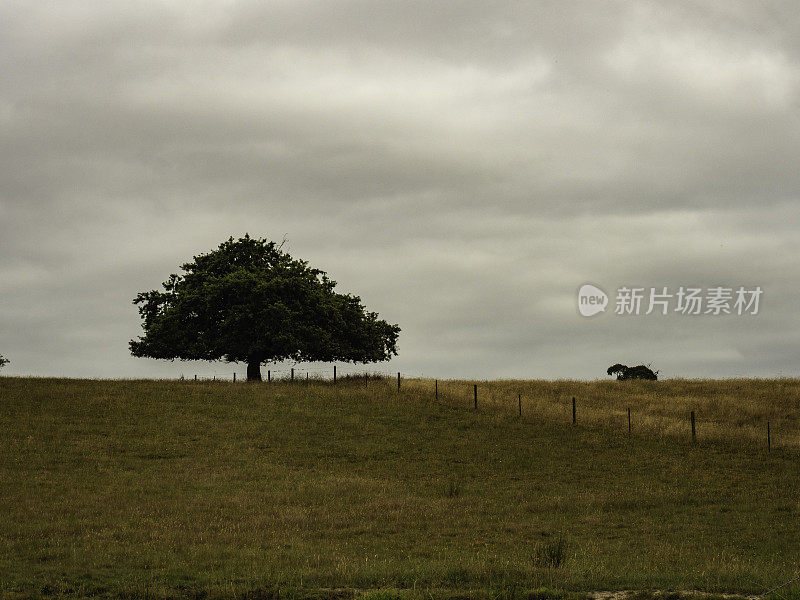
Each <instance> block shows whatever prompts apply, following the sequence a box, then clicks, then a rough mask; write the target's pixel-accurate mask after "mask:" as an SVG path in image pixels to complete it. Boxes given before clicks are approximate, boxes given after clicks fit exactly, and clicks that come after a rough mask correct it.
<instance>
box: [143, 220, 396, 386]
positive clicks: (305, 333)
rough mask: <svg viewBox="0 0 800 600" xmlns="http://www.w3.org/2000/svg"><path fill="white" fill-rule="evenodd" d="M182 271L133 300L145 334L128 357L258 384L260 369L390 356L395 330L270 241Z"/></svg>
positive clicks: (226, 251)
mask: <svg viewBox="0 0 800 600" xmlns="http://www.w3.org/2000/svg"><path fill="white" fill-rule="evenodd" d="M181 269H182V270H183V273H182V274H181V275H176V274H172V275H170V276H169V279H167V281H165V282H164V283H163V288H164V289H163V291H159V290H151V291H149V292H141V293H139V294H138V295H137V296H136V298H135V299H134V301H133V302H134V304H136V305H138V307H139V314H140V315H141V317H142V319H143V323H142V328H143V329H144V335H143V336H141V337H140V338H139V339H138V340H131V342H130V350H131V353H132V354H133V355H134V356H141V357H150V358H161V359H170V360H174V359H176V358H177V359H181V360H209V361H211V360H225V361H228V362H246V363H247V365H248V367H247V377H248V379H249V380H260V379H261V372H260V365H261V364H262V363H264V362H267V361H281V360H294V361H297V362H306V361H326V362H327V361H343V362H360V363H369V362H378V361H384V360H388V359H389V358H391V357H392V355H396V354H397V348H396V344H397V337H398V334H399V332H400V328H399V327H398V326H397V325H392V324H389V323H387V322H386V321H383V320H380V319H378V314H377V313H374V312H369V311H367V310H366V309H365V307H364V306H363V305H362V304H361V299H360V298H359V297H358V296H354V295H351V294H340V293H337V292H336V291H334V287H335V286H336V282H335V281H332V280H331V279H329V278H328V276H327V275H326V274H325V272H323V271H321V270H319V269H314V268H311V267H309V266H308V263H307V262H306V261H303V260H298V259H294V258H292V257H291V256H289V254H287V253H286V252H284V251H283V250H282V248H281V246H278V245H277V244H275V242H270V241H267V240H263V239H255V238H251V237H250V236H249V235H245V236H244V237H243V238H240V239H238V240H234V239H233V238H232V237H231V238H230V239H228V240H227V241H226V242H223V243H222V244H220V246H219V248H217V249H216V250H214V251H212V252H209V253H207V254H200V255H198V256H195V257H194V259H193V260H192V261H191V262H188V263H186V264H184V265H181Z"/></svg>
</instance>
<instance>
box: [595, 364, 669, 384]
mask: <svg viewBox="0 0 800 600" xmlns="http://www.w3.org/2000/svg"><path fill="white" fill-rule="evenodd" d="M606 373H608V374H609V375H616V376H617V379H618V380H620V381H625V380H626V379H648V380H650V381H656V380H657V379H658V371H653V370H651V369H650V367H649V366H645V365H638V366H635V367H629V366H627V365H621V364H620V363H617V364H615V365H611V366H610V367H608V369H606Z"/></svg>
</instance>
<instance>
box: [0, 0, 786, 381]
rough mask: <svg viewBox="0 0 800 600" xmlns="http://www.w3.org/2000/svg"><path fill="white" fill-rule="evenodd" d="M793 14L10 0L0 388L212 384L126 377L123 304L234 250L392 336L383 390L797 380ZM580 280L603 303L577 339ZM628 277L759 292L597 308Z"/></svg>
mask: <svg viewBox="0 0 800 600" xmlns="http://www.w3.org/2000/svg"><path fill="white" fill-rule="evenodd" d="M798 14H800V13H798V11H797V9H796V6H795V5H794V3H791V2H769V1H766V2H750V1H742V2H738V1H735V0H720V1H719V2H693V1H692V2H690V1H686V2H673V1H664V2H648V1H634V2H631V1H624V2H601V1H599V0H598V1H591V2H563V1H560V0H559V1H553V2H516V1H514V2H511V1H509V2H503V1H492V2H486V1H484V0H481V1H464V2H450V1H436V2H430V1H429V0H424V1H422V0H420V1H416V0H398V1H396V2H394V1H386V2H384V1H377V0H364V1H346V0H335V1H332V0H320V1H315V2H311V1H303V0H285V1H269V2H264V1H262V0H254V1H250V2H245V1H235V0H226V1H220V2H211V1H207V2H204V1H199V2H185V1H160V2H149V1H138V2H124V3H123V2H119V3H118V2H108V1H107V0H102V1H97V2H91V1H86V0H81V1H80V2H70V1H66V0H60V1H59V2H43V1H36V0H19V1H17V0H4V1H3V2H2V3H0V132H1V133H2V135H0V353H1V354H3V355H4V356H6V357H7V358H10V359H11V361H12V362H11V364H10V365H8V366H6V367H5V368H4V369H3V373H4V374H32V375H59V376H74V377H84V376H89V377H177V376H179V375H180V374H181V373H184V374H186V375H187V376H190V375H193V374H194V373H198V374H200V375H201V376H204V375H211V374H214V373H216V374H218V375H220V376H222V375H223V374H228V375H229V374H230V373H231V372H232V371H233V370H234V366H231V365H226V364H224V363H213V364H210V363H181V362H179V361H176V362H174V363H170V362H166V361H155V360H149V359H140V358H133V357H131V356H130V355H129V351H128V341H129V340H130V339H131V338H134V337H136V336H138V335H139V334H140V333H141V324H140V319H139V316H138V313H137V310H136V307H134V306H133V304H132V303H131V301H132V299H133V297H134V296H135V295H136V294H137V292H139V291H142V290H149V289H154V288H157V287H159V286H160V284H161V282H163V281H164V280H165V279H166V278H167V276H168V275H169V274H170V273H173V272H176V271H178V267H179V265H180V264H181V263H183V262H185V261H186V260H188V259H190V258H191V256H193V255H195V254H199V253H203V252H208V251H210V250H212V249H214V248H215V247H216V246H217V245H218V244H219V243H220V242H222V241H223V240H225V239H227V238H228V237H229V236H234V237H239V236H242V235H244V234H245V233H246V232H247V233H249V234H250V235H251V236H254V237H263V238H267V239H273V240H278V241H279V240H281V239H283V238H284V236H285V237H286V238H287V240H288V242H287V244H286V246H285V248H287V249H288V250H289V252H290V253H291V254H292V255H293V256H295V257H297V258H303V259H305V260H308V261H309V262H310V263H311V265H312V266H315V267H317V268H321V269H323V270H325V271H327V272H328V274H329V275H330V276H331V278H333V279H334V280H336V281H338V282H339V285H338V290H339V291H342V292H351V293H355V294H358V295H360V296H361V298H362V300H363V301H364V303H365V304H366V305H367V307H368V308H369V309H371V310H374V311H377V312H378V313H380V315H381V317H382V318H384V319H387V320H388V321H390V322H393V323H397V324H399V325H400V327H401V328H402V333H401V334H400V339H399V344H398V348H399V356H398V357H397V358H396V359H394V360H393V361H392V362H391V363H388V364H381V365H378V366H377V367H375V368H376V369H377V370H388V371H392V372H394V371H402V372H403V373H407V374H409V375H420V374H424V375H426V376H431V377H440V378H448V377H465V378H480V379H483V378H500V377H503V378H507V377H518V378H556V377H576V378H588V379H593V378H603V377H606V376H605V369H606V368H607V367H608V366H609V365H610V364H612V363H616V362H622V363H626V364H639V363H652V365H653V368H656V369H660V370H661V373H662V375H663V376H665V377H678V376H684V377H706V376H707V377H730V376H765V377H772V376H776V375H779V376H800V297H799V296H800V286H798V282H797V278H798V275H800V255H799V254H798V240H799V239H800V236H798V230H799V229H800V205H799V204H798V201H800V168H798V156H800V152H798V150H800V113H799V110H798V109H800V27H798ZM587 282H590V283H593V284H595V285H597V286H599V287H600V288H602V289H603V290H605V291H606V292H607V293H608V294H609V295H610V296H611V299H610V303H609V307H608V309H607V310H606V311H605V312H604V313H601V314H598V315H596V316H594V317H591V318H586V317H583V316H581V315H580V314H579V312H578V301H577V290H578V288H579V287H580V286H581V285H582V284H584V283H587ZM622 286H629V287H630V286H639V287H643V288H645V290H646V291H647V292H649V288H650V287H655V288H658V289H659V291H660V290H661V288H662V287H665V286H666V287H668V288H669V290H668V291H676V290H677V289H678V288H679V287H681V286H684V287H692V286H694V287H698V288H702V289H707V288H711V287H716V286H722V287H729V288H739V287H740V286H744V287H745V288H747V289H754V288H755V287H756V286H760V288H761V289H762V290H763V294H762V295H761V297H760V306H759V310H758V314H756V315H753V314H744V315H737V314H735V311H733V314H728V315H726V314H721V315H716V316H715V315H713V314H700V315H684V314H682V313H680V312H678V311H675V310H674V307H675V306H674V305H673V306H670V307H669V311H668V312H669V313H670V314H668V315H666V316H664V315H662V314H660V313H659V312H657V311H656V312H654V313H652V314H649V315H644V314H640V315H626V316H621V315H616V314H614V309H615V306H614V305H615V296H616V291H617V289H618V288H620V287H622ZM646 302H647V300H645V303H646ZM644 309H645V307H644V306H643V310H642V312H645V310H644ZM314 367H315V368H316V367H318V365H314ZM340 368H342V367H340ZM361 368H362V369H363V367H361ZM237 370H238V372H239V373H240V374H243V373H244V366H243V365H238V367H237Z"/></svg>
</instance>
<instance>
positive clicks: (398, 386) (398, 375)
mask: <svg viewBox="0 0 800 600" xmlns="http://www.w3.org/2000/svg"><path fill="white" fill-rule="evenodd" d="M397 391H398V392H399V391H400V371H398V372H397Z"/></svg>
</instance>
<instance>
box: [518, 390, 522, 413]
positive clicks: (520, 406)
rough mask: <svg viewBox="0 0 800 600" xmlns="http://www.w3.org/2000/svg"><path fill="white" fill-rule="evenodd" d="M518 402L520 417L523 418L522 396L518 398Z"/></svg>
mask: <svg viewBox="0 0 800 600" xmlns="http://www.w3.org/2000/svg"><path fill="white" fill-rule="evenodd" d="M517 401H518V402H519V416H520V417H521V416H522V394H519V395H518V396H517Z"/></svg>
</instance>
